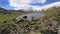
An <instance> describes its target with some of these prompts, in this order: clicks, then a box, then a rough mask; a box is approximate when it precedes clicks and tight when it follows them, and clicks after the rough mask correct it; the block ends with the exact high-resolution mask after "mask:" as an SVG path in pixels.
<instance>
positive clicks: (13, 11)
mask: <svg viewBox="0 0 60 34" xmlns="http://www.w3.org/2000/svg"><path fill="white" fill-rule="evenodd" d="M23 12H24V11H23V10H7V9H5V8H1V7H0V14H12V13H13V14H14V13H23Z"/></svg>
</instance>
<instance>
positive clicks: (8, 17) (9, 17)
mask: <svg viewBox="0 0 60 34" xmlns="http://www.w3.org/2000/svg"><path fill="white" fill-rule="evenodd" d="M22 14H23V13H21V14H0V25H1V24H4V23H3V20H6V21H7V23H11V22H12V20H13V19H15V18H16V17H18V16H20V15H22Z"/></svg>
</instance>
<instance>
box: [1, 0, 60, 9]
mask: <svg viewBox="0 0 60 34" xmlns="http://www.w3.org/2000/svg"><path fill="white" fill-rule="evenodd" d="M57 4H58V5H59V4H60V0H0V7H3V8H6V9H16V10H19V9H29V8H34V9H37V8H38V9H41V7H42V8H43V7H45V6H47V5H48V6H50V5H52V6H53V5H57ZM59 6H60V5H59Z"/></svg>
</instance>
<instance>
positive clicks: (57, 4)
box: [41, 1, 60, 10]
mask: <svg viewBox="0 0 60 34" xmlns="http://www.w3.org/2000/svg"><path fill="white" fill-rule="evenodd" d="M54 7H56V8H58V7H60V1H59V2H54V3H52V4H48V5H45V6H42V7H41V9H44V10H47V9H49V8H50V9H52V8H54Z"/></svg>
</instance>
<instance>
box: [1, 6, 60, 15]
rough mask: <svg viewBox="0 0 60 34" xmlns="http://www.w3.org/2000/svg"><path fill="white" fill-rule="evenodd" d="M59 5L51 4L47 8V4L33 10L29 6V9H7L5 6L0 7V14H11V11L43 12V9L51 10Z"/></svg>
mask: <svg viewBox="0 0 60 34" xmlns="http://www.w3.org/2000/svg"><path fill="white" fill-rule="evenodd" d="M48 6H49V5H48ZM59 7H60V6H59ZM59 7H57V6H52V7H49V8H47V6H45V7H42V9H41V10H35V9H32V8H30V9H29V10H7V9H5V8H1V7H0V14H12V13H22V12H29V13H32V12H44V11H48V10H53V9H56V8H59Z"/></svg>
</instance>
